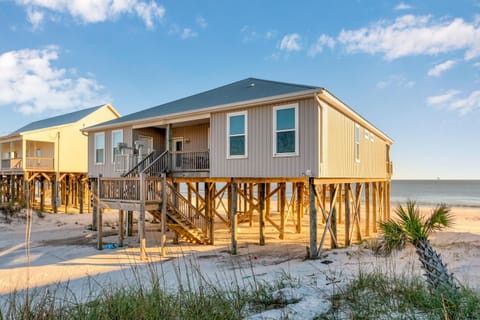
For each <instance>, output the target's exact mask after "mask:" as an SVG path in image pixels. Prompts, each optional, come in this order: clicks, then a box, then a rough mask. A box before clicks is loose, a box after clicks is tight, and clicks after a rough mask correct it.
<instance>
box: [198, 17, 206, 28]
mask: <svg viewBox="0 0 480 320" xmlns="http://www.w3.org/2000/svg"><path fill="white" fill-rule="evenodd" d="M197 24H198V25H199V26H200V28H202V29H205V28H206V27H207V26H208V24H207V20H205V18H204V17H197Z"/></svg>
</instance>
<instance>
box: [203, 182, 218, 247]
mask: <svg viewBox="0 0 480 320" xmlns="http://www.w3.org/2000/svg"><path fill="white" fill-rule="evenodd" d="M214 186H215V183H211V182H205V185H204V192H205V216H206V217H207V219H208V231H207V232H208V238H209V239H210V244H211V245H213V244H215V219H214V217H215V213H214V212H213V205H214V202H215V198H214V197H213V196H214V194H215V190H214Z"/></svg>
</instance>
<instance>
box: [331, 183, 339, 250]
mask: <svg viewBox="0 0 480 320" xmlns="http://www.w3.org/2000/svg"><path fill="white" fill-rule="evenodd" d="M339 189H340V190H339ZM338 195H341V184H336V185H335V184H331V185H330V216H331V218H330V220H331V221H330V225H331V232H330V237H331V241H330V242H331V243H330V247H331V248H332V249H335V248H337V247H338V244H337V239H338V238H337V208H336V205H335V203H336V198H337V196H338Z"/></svg>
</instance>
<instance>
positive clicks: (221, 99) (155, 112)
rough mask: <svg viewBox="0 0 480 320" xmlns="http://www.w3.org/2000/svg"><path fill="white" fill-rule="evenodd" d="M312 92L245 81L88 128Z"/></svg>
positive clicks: (295, 86) (300, 87)
mask: <svg viewBox="0 0 480 320" xmlns="http://www.w3.org/2000/svg"><path fill="white" fill-rule="evenodd" d="M315 89H319V87H312V86H306V85H300V84H293V83H284V82H277V81H270V80H262V79H256V78H247V79H244V80H240V81H237V82H233V83H230V84H227V85H224V86H221V87H218V88H215V89H211V90H208V91H204V92H201V93H198V94H195V95H192V96H189V97H186V98H182V99H178V100H175V101H171V102H167V103H165V104H162V105H159V106H156V107H153V108H149V109H145V110H141V111H138V112H135V113H131V114H128V115H126V116H123V117H120V118H118V119H113V120H110V121H107V122H103V123H101V124H99V125H96V126H93V127H90V128H95V127H103V126H106V125H114V124H121V123H124V122H132V121H133V122H134V121H138V120H143V119H148V118H156V117H161V116H167V115H170V114H177V113H182V112H188V111H195V110H201V109H205V108H210V107H215V106H222V105H228V104H234V103H242V102H246V101H251V100H257V99H262V98H268V97H274V96H279V95H286V94H293V93H299V92H305V91H307V90H315Z"/></svg>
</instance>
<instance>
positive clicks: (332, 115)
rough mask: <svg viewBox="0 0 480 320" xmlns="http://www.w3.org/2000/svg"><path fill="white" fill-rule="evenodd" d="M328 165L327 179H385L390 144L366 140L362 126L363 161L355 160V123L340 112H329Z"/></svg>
mask: <svg viewBox="0 0 480 320" xmlns="http://www.w3.org/2000/svg"><path fill="white" fill-rule="evenodd" d="M327 114H328V115H327V122H328V123H327V126H328V134H327V143H326V148H327V150H326V162H327V163H326V166H325V171H324V172H323V174H322V176H323V177H333V178H335V177H342V178H343V177H348V178H385V177H386V176H387V173H386V143H385V142H384V141H382V140H381V139H380V138H378V137H377V136H375V135H374V138H373V140H374V141H373V142H372V141H371V140H370V135H369V138H368V139H366V138H365V136H364V135H365V128H363V127H362V126H360V161H359V162H357V161H355V122H354V121H353V120H351V119H350V118H348V117H346V116H345V115H344V114H342V113H340V112H338V111H337V110H335V109H333V108H331V107H328V111H327Z"/></svg>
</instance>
